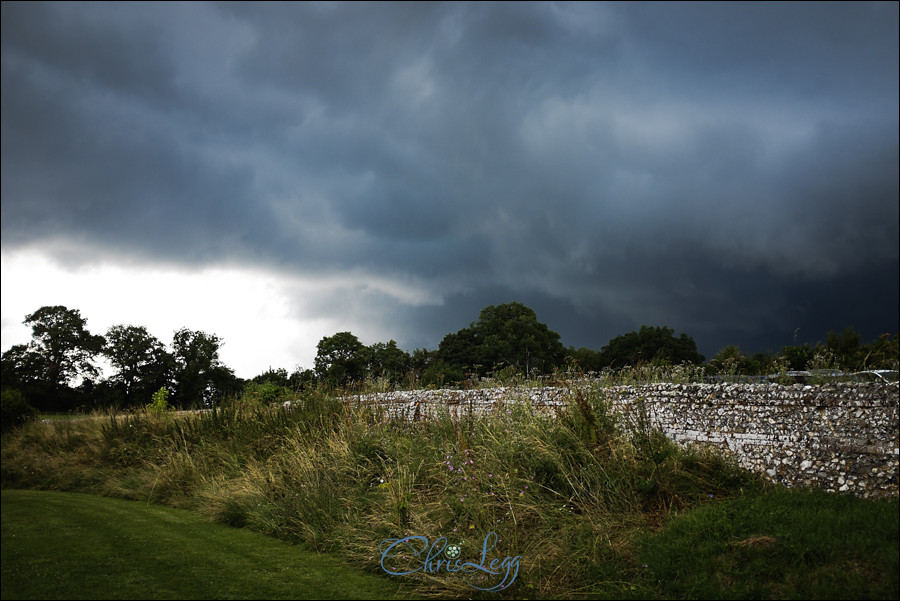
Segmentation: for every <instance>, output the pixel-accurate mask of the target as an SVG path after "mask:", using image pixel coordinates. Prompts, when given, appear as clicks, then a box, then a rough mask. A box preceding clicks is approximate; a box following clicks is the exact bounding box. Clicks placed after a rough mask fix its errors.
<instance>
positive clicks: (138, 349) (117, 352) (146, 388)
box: [103, 325, 174, 405]
mask: <svg viewBox="0 0 900 601" xmlns="http://www.w3.org/2000/svg"><path fill="white" fill-rule="evenodd" d="M103 354H104V355H106V356H107V357H108V358H109V361H110V363H111V364H112V365H113V367H114V368H116V370H117V372H116V373H115V374H113V375H112V376H111V377H110V378H109V381H110V383H111V384H112V385H113V386H116V387H119V388H121V389H122V394H123V397H124V399H123V400H124V404H125V405H131V404H134V403H135V402H136V400H137V399H140V398H142V397H144V398H145V397H146V396H149V395H150V393H151V391H153V390H158V389H159V387H160V386H165V385H167V384H168V383H169V381H170V379H171V373H172V371H173V369H174V359H173V357H172V356H171V355H170V354H169V353H168V352H166V350H165V347H164V346H163V344H162V342H160V341H159V340H158V339H157V338H156V337H155V336H153V335H152V334H150V333H149V332H148V331H147V328H145V327H144V326H125V325H116V326H112V327H111V328H110V329H109V330H108V331H107V333H106V345H105V346H104V348H103Z"/></svg>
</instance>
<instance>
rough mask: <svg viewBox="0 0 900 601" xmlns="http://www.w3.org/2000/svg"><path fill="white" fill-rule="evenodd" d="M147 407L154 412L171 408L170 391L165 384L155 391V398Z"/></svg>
mask: <svg viewBox="0 0 900 601" xmlns="http://www.w3.org/2000/svg"><path fill="white" fill-rule="evenodd" d="M147 409H148V410H149V411H151V412H153V413H162V412H163V411H166V410H168V409H169V391H168V389H167V388H166V387H165V386H162V387H161V388H160V389H159V390H157V391H156V392H154V393H153V400H151V401H150V404H149V405H147Z"/></svg>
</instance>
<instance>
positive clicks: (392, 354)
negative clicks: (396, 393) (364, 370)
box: [366, 340, 410, 384]
mask: <svg viewBox="0 0 900 601" xmlns="http://www.w3.org/2000/svg"><path fill="white" fill-rule="evenodd" d="M366 357H367V358H368V372H369V375H370V376H374V377H383V378H387V379H388V380H389V381H390V382H391V383H392V384H398V383H400V382H402V381H403V378H404V377H405V376H406V374H407V372H408V371H409V369H410V357H409V354H408V353H406V352H404V351H403V350H401V349H400V348H398V347H397V342H396V341H394V340H391V341H390V342H386V343H385V342H376V343H375V344H373V345H372V346H370V347H368V349H367V354H366Z"/></svg>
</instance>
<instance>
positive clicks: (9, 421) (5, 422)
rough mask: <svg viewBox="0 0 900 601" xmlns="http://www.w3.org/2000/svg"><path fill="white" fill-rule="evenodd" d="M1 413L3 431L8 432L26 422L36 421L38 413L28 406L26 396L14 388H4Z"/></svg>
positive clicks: (1, 398) (0, 403)
mask: <svg viewBox="0 0 900 601" xmlns="http://www.w3.org/2000/svg"><path fill="white" fill-rule="evenodd" d="M0 408H2V410H0V413H2V421H0V423H2V431H3V432H7V431H9V430H12V429H13V428H15V427H18V426H21V425H22V424H24V423H25V422H27V421H29V420H31V419H34V417H35V415H37V412H36V411H35V410H34V407H32V406H31V405H29V404H28V401H26V400H25V396H24V395H23V394H22V393H21V392H20V391H18V390H16V389H13V388H4V389H3V391H2V392H0Z"/></svg>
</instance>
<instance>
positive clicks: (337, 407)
mask: <svg viewBox="0 0 900 601" xmlns="http://www.w3.org/2000/svg"><path fill="white" fill-rule="evenodd" d="M2 484H3V487H5V488H6V487H33V488H51V489H62V490H76V491H80V492H91V493H96V494H101V495H110V496H118V497H124V498H131V499H140V500H144V501H147V502H154V503H162V504H168V505H172V506H177V507H184V508H189V509H193V510H195V511H198V512H201V513H203V514H205V515H207V516H209V517H210V518H211V519H213V520H216V521H219V522H222V523H226V524H230V525H233V526H239V527H246V528H250V529H253V530H255V531H258V532H263V533H266V534H269V535H272V536H275V537H278V538H282V539H285V540H289V541H295V542H299V543H303V544H305V545H308V546H310V547H312V548H314V549H317V550H320V551H330V552H338V553H341V554H343V555H344V556H345V557H346V558H347V560H348V561H349V562H351V563H353V564H355V565H357V566H360V567H363V568H365V569H367V570H370V571H373V572H377V573H383V571H382V566H381V559H382V556H381V554H380V553H379V547H380V545H381V543H382V541H384V540H385V539H398V538H402V537H405V536H410V535H418V536H425V537H428V539H429V540H430V541H435V540H437V539H439V538H440V537H446V541H447V542H448V543H454V544H459V545H461V548H462V554H461V557H462V559H463V560H464V561H473V562H478V561H479V559H480V556H481V554H482V546H483V544H484V541H485V539H486V538H487V537H489V536H490V533H495V534H496V547H495V549H493V550H492V557H498V558H503V557H517V556H518V557H520V558H521V562H520V567H519V570H518V573H517V577H516V580H515V582H514V586H512V587H510V588H509V589H507V591H506V592H502V591H501V592H496V593H491V594H493V595H500V596H505V595H511V596H515V597H522V596H528V597H553V596H562V597H566V596H574V595H580V594H583V593H586V592H589V593H590V594H591V595H593V596H601V597H602V596H613V597H615V596H617V595H621V594H622V589H621V588H620V587H619V585H620V582H619V576H615V575H614V573H613V572H610V570H611V569H613V568H614V569H616V570H618V569H619V567H621V574H628V573H629V570H631V569H632V568H633V566H634V565H636V562H639V561H640V560H639V555H640V552H641V551H640V548H639V545H638V544H637V542H636V541H637V540H638V538H637V534H638V533H642V532H647V531H652V530H655V529H656V528H657V527H658V526H659V525H661V524H663V523H665V522H667V520H669V519H671V517H672V516H674V515H677V514H679V513H680V512H684V511H686V510H688V509H690V508H696V507H700V506H704V505H706V504H709V503H711V502H721V501H723V500H727V499H731V498H740V497H743V496H745V495H757V494H763V493H764V491H765V490H766V485H764V484H763V483H762V482H761V481H760V480H759V479H757V478H756V477H754V476H752V475H750V474H748V473H747V472H744V471H742V470H740V469H738V468H737V467H736V466H735V465H734V464H733V463H731V462H730V461H728V460H727V459H725V458H723V457H721V456H719V455H717V454H714V453H712V452H707V451H703V450H695V449H682V448H680V447H678V446H676V445H675V444H674V443H672V442H670V441H669V440H668V439H666V438H665V436H663V435H662V434H661V433H660V432H658V431H656V430H654V429H653V428H652V427H651V426H650V424H649V422H648V421H647V419H646V415H644V414H643V413H642V412H641V411H640V406H638V407H637V409H636V410H635V412H633V413H632V414H631V415H626V416H620V415H616V414H614V413H612V411H611V408H610V406H609V404H608V403H607V400H606V397H605V392H604V388H602V387H601V386H599V385H593V386H582V387H580V388H577V389H575V390H574V392H573V396H572V399H571V402H570V404H569V405H568V406H567V407H566V408H564V409H562V410H560V411H559V412H558V414H557V415H546V414H542V413H540V412H537V411H535V410H534V408H533V407H532V406H531V405H530V403H528V402H526V401H524V400H520V399H516V398H509V399H507V400H506V402H505V403H504V405H503V406H502V407H500V408H498V409H497V410H496V411H495V412H494V413H493V414H491V415H489V416H486V417H480V418H474V417H471V416H468V417H462V418H459V419H454V418H451V416H450V415H449V414H448V413H446V412H443V413H441V414H438V415H437V416H436V417H435V418H433V419H431V420H428V421H421V422H415V421H408V420H406V419H400V418H397V417H391V416H390V415H389V414H388V413H387V412H386V411H385V410H384V409H383V408H381V407H378V406H365V407H363V406H359V407H354V406H352V405H348V404H346V403H343V402H340V401H337V400H336V399H335V398H334V397H332V396H330V395H328V394H325V393H323V392H320V391H310V392H307V393H305V394H304V395H302V396H300V397H298V398H297V399H296V400H295V402H294V403H293V404H292V405H291V406H290V407H289V408H285V407H282V406H274V407H273V406H260V405H256V404H253V403H246V402H242V401H241V400H240V399H237V400H234V401H232V402H230V403H227V404H225V405H224V406H222V407H217V408H216V409H215V410H214V411H210V412H203V413H197V414H186V415H178V416H176V415H172V414H161V415H158V414H152V413H138V414H134V415H129V416H117V415H112V414H107V415H99V414H98V415H95V419H93V420H85V421H81V422H57V423H49V424H45V423H35V424H30V425H28V426H27V427H26V428H23V429H22V430H21V431H20V432H18V433H17V434H15V435H14V436H8V437H4V440H3V449H2ZM629 566H630V567H629ZM616 573H618V572H616ZM482 576H484V577H485V580H481V579H480V578H481V577H482ZM486 576H489V575H485V574H478V575H476V574H469V575H464V574H462V573H449V572H447V571H444V572H425V571H423V570H420V571H418V572H415V573H413V574H410V575H409V576H404V578H407V579H409V581H410V582H411V583H413V584H414V585H415V586H417V587H418V590H419V592H420V594H423V595H432V596H468V597H470V596H472V595H473V594H481V593H478V591H476V590H475V589H473V588H472V586H479V588H489V587H490V586H491V585H492V584H496V583H497V582H496V581H495V582H492V581H491V578H487V577H486ZM473 578H475V580H473ZM635 579H636V581H639V580H640V575H639V574H637V575H636V576H635ZM626 590H627V589H626Z"/></svg>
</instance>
